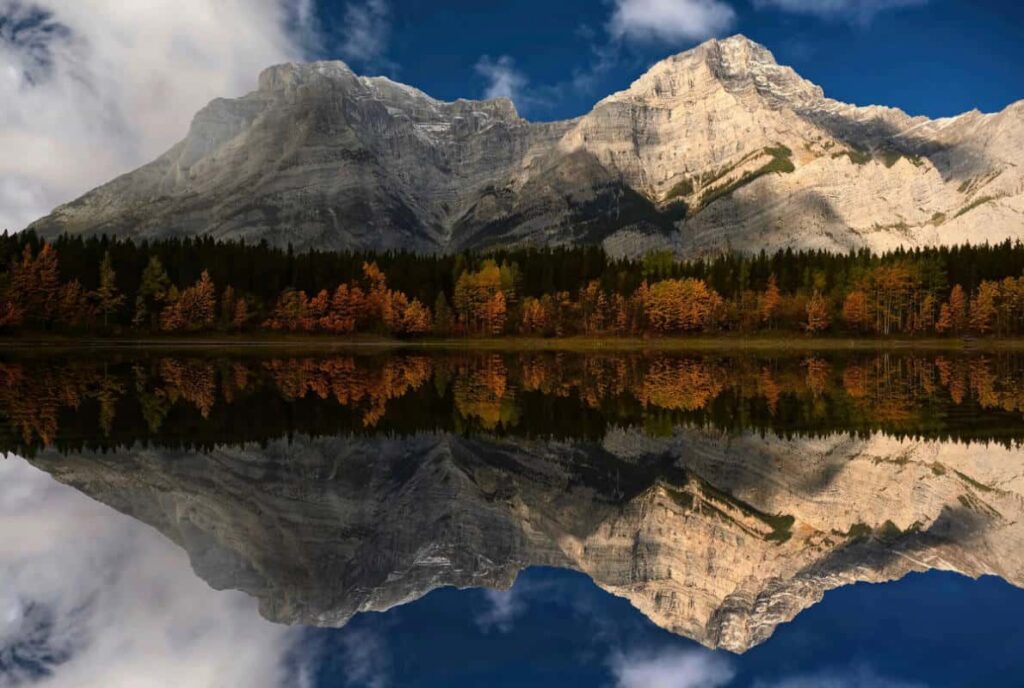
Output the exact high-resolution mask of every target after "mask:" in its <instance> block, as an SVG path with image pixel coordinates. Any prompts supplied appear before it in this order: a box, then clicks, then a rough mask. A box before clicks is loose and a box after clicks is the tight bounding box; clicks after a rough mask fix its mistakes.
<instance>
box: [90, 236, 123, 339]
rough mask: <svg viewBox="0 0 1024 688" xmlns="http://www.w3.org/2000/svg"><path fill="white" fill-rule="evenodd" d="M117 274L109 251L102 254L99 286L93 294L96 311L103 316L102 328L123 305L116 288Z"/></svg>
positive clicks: (121, 295) (120, 294)
mask: <svg viewBox="0 0 1024 688" xmlns="http://www.w3.org/2000/svg"><path fill="white" fill-rule="evenodd" d="M116 280H117V273H116V272H114V261H113V260H112V259H111V257H110V251H107V252H106V253H104V254H103V262H101V263H100V285H99V287H97V288H96V291H95V292H94V298H95V300H96V310H97V311H99V312H100V313H102V314H103V326H104V327H106V326H107V324H108V320H109V318H110V316H112V315H116V314H117V312H118V311H119V310H121V306H123V305H124V294H122V293H121V292H120V291H119V290H118V288H117V283H116Z"/></svg>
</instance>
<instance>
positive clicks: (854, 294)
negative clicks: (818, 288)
mask: <svg viewBox="0 0 1024 688" xmlns="http://www.w3.org/2000/svg"><path fill="white" fill-rule="evenodd" d="M843 321H844V322H845V323H846V324H847V326H848V327H850V328H852V329H854V330H857V331H860V332H864V331H867V330H868V329H869V328H870V325H871V312H870V311H869V310H868V297H867V294H865V293H864V292H863V291H861V290H860V289H855V290H853V291H851V292H850V293H849V294H847V295H846V298H845V299H844V300H843Z"/></svg>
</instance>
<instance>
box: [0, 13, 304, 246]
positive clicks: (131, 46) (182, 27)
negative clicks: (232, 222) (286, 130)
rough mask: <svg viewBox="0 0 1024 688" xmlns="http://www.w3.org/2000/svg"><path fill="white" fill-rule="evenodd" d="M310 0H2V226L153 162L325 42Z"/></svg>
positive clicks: (26, 218)
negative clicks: (212, 111)
mask: <svg viewBox="0 0 1024 688" xmlns="http://www.w3.org/2000/svg"><path fill="white" fill-rule="evenodd" d="M313 7H314V5H313V0H218V1H217V2H210V1H209V0H146V1H145V2H125V1H124V0H90V1H89V2H83V0H0V151H3V155H2V156H0V229H2V228H9V229H21V228H22V227H24V226H25V225H26V224H27V223H28V222H30V221H31V220H33V219H35V218H36V217H39V216H40V215H43V214H45V213H47V212H49V210H50V209H51V208H52V207H53V206H55V205H57V204H59V203H62V202H65V201H68V200H71V199H72V198H74V197H76V196H78V195H79V194H81V193H83V192H85V191H87V190H89V189H90V188H92V187H94V186H96V185H98V184H101V183H103V182H106V181H108V180H109V179H111V178H112V177H114V176H116V175H117V174H119V173H123V172H126V171H128V170H130V169H132V168H134V167H136V166H138V165H140V164H143V163H145V162H148V161H149V160H151V159H152V158H154V157H156V156H157V155H159V154H160V153H162V152H163V151H164V150H166V149H167V148H169V147H170V146H171V145H172V144H173V143H174V142H176V141H178V140H180V139H181V138H182V137H184V135H185V132H186V131H187V129H188V124H189V122H190V120H191V118H192V115H193V114H195V112H196V111H197V110H199V109H200V108H201V107H202V106H204V105H205V104H206V103H207V102H209V101H210V100H212V99H213V98H216V97H221V96H237V95H241V94H243V93H245V92H247V91H249V90H251V89H252V88H254V87H255V85H256V77H257V75H258V74H259V72H260V70H261V69H263V68H264V67H266V66H268V65H270V64H274V63H278V62H284V61H288V60H296V59H302V58H303V57H304V56H305V55H306V54H307V53H308V52H309V51H310V50H313V49H315V47H316V46H317V45H318V31H317V28H316V22H315V17H314V10H313Z"/></svg>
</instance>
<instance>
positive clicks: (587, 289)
mask: <svg viewBox="0 0 1024 688" xmlns="http://www.w3.org/2000/svg"><path fill="white" fill-rule="evenodd" d="M0 266H3V272H0V333H3V334H5V335H11V334H16V333H31V334H46V333H66V334H69V335H76V334H80V335H83V336H120V335H136V336H137V335H142V334H158V333H163V334H167V335H173V334H180V333H200V332H221V333H247V332H252V333H255V332H260V331H266V332H278V333H281V332H289V333H309V334H322V335H352V334H357V333H366V334H373V335H380V336H393V337H403V338H406V337H428V336H434V337H500V336H513V335H522V336H535V337H568V336H580V335H583V336H594V337H598V336H600V337H605V336H608V337H612V336H631V337H637V336H642V337H649V336H665V335H683V334H717V333H758V332H776V333H780V334H793V335H797V334H799V335H802V336H814V335H836V336H864V337H872V336H878V337H885V336H901V337H903V336H965V335H978V336H1016V335H1020V334H1024V245H1022V244H1021V243H1020V242H1016V243H1011V242H1009V241H1008V242H1005V243H1002V244H998V245H987V244H986V245H980V246H969V245H963V246H955V247H943V248H930V249H915V250H904V249H900V250H896V251H891V252H888V253H885V254H882V255H875V254H872V253H871V252H869V251H854V252H850V253H846V254H837V253H829V252H825V251H799V252H796V251H792V250H787V251H782V252H778V253H774V254H766V253H761V254H758V255H738V254H722V255H716V256H710V257H706V258H702V259H697V260H686V261H683V260H678V259H677V258H676V257H675V256H673V255H672V254H671V253H668V252H655V253H650V254H648V255H646V256H644V257H643V258H638V259H614V258H612V257H610V256H608V255H606V254H605V253H604V252H603V251H602V250H601V249H600V248H599V247H579V248H544V249H541V248H525V249H514V250H501V251H496V252H489V253H486V254H475V253H462V254H456V255H442V256H436V255H423V254H416V253H409V252H392V253H382V254H368V253H359V252H322V251H310V252H305V253H296V252H294V251H292V250H291V249H278V248H273V247H270V246H268V245H267V244H266V243H261V244H257V245H246V244H243V243H238V242H218V241H214V240H212V239H208V238H185V239H171V240H164V241H158V242H145V241H144V242H140V243H134V242H132V241H130V240H121V239H112V238H108V237H92V238H87V239H84V238H80V237H68V236H64V237H61V238H59V239H57V240H55V241H53V242H45V241H42V240H41V239H40V238H39V237H37V236H35V235H34V234H33V233H31V232H23V233H16V234H6V233H5V234H4V235H2V236H0Z"/></svg>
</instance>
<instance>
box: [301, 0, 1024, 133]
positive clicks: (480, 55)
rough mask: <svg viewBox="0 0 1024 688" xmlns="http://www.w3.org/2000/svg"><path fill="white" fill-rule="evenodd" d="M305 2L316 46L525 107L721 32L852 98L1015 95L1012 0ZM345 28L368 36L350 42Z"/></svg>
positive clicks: (1022, 50)
mask: <svg viewBox="0 0 1024 688" xmlns="http://www.w3.org/2000/svg"><path fill="white" fill-rule="evenodd" d="M317 13H318V15H319V16H320V18H321V21H322V25H323V29H324V35H325V41H324V45H323V46H322V49H321V50H318V51H316V52H318V53H319V54H320V55H321V56H324V57H340V58H344V59H347V60H348V61H350V62H351V63H352V65H353V67H355V68H356V69H357V70H358V71H363V72H380V73H385V74H389V75H391V76H393V77H394V78H396V79H398V80H401V81H404V82H407V83H410V84H413V85H415V86H417V87H419V88H421V89H423V90H425V91H426V92H428V93H430V94H431V95H434V96H436V97H439V98H443V99H453V98H457V97H480V96H482V95H484V94H486V93H487V92H488V89H489V88H492V87H493V86H494V84H495V80H498V89H499V90H500V88H501V85H502V84H504V85H506V86H508V85H511V86H512V88H511V89H510V90H511V91H512V93H513V96H514V97H515V99H516V100H517V101H518V105H519V106H520V109H521V111H522V112H523V113H524V114H525V115H527V116H528V117H530V118H532V119H557V118H562V117H568V116H573V115H578V114H581V113H584V112H586V111H587V110H588V109H589V108H590V107H591V106H592V105H593V103H594V102H595V101H596V100H598V99H600V98H601V97H603V96H604V95H606V94H608V93H611V92H613V91H615V90H619V89H622V88H624V87H625V86H627V85H628V84H629V83H630V81H631V80H632V79H634V78H635V77H636V76H638V75H639V74H641V73H642V72H643V71H644V70H645V69H646V68H647V67H648V66H649V65H650V64H652V63H653V62H655V61H657V60H659V59H661V58H663V57H665V56H667V55H670V54H673V53H675V52H679V51H682V50H685V49H687V48H689V47H692V46H693V45H695V44H697V43H699V42H700V41H701V40H704V39H706V38H708V37H711V36H725V35H730V34H733V33H743V34H745V35H747V36H748V37H750V38H752V39H754V40H756V41H758V42H760V43H763V44H764V45H766V46H768V47H769V48H770V49H771V50H772V51H773V52H774V53H775V55H776V58H777V59H778V60H779V61H780V62H783V63H786V64H790V65H792V66H793V67H795V68H796V70H797V71H798V72H799V73H801V74H802V75H804V76H805V77H806V78H808V79H811V80H812V81H814V82H816V83H818V84H820V85H821V86H823V87H824V88H825V91H826V93H827V94H828V95H830V96H832V97H836V98H839V99H842V100H846V101H849V102H854V103H858V104H885V105H894V106H898V107H901V108H903V109H905V110H907V111H908V112H910V113H911V114H924V115H930V116H944V115H952V114H957V113H960V112H963V111H966V110H970V109H971V108H974V107H977V108H979V109H981V110H984V111H992V110H1000V109H1002V108H1003V107H1005V106H1006V105H1007V104H1009V103H1011V102H1013V101H1015V100H1018V99H1020V98H1022V97H1024V69H1022V66H1024V3H1020V2H1017V1H1015V0H1014V1H1010V0H1002V1H1000V0H978V1H973V2H967V1H964V0H605V1H602V0H559V2H550V1H546V0H521V1H519V2H504V3H497V2H474V1H473V0H387V2H384V1H383V0H370V1H369V2H367V1H365V0H363V1H361V2H360V1H359V0H353V1H352V2H348V3H345V2H334V1H328V0H322V1H321V2H320V3H319V4H318V6H317ZM364 18H370V19H371V21H368V22H362V21H359V20H360V19H364ZM354 33H355V34H358V35H365V34H370V33H372V34H374V35H375V36H376V37H377V38H376V40H373V41H367V40H362V41H358V42H357V45H358V47H360V48H364V49H361V50H360V49H356V50H353V49H352V47H353V45H352V43H351V42H350V41H351V39H350V37H351V36H352V35H353V34H354ZM368 47H372V49H365V48H368ZM509 75H514V76H511V77H510V76H509ZM501 78H504V79H505V81H504V82H502V81H501ZM509 79H511V81H510V80H509Z"/></svg>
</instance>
